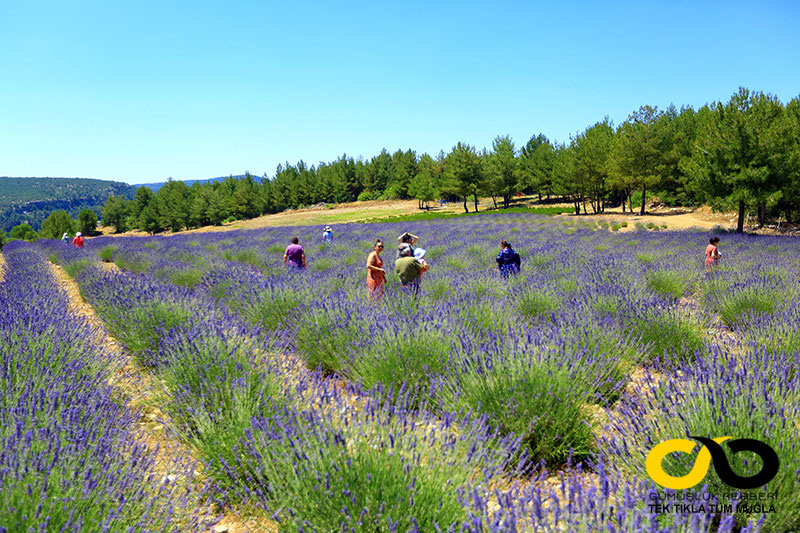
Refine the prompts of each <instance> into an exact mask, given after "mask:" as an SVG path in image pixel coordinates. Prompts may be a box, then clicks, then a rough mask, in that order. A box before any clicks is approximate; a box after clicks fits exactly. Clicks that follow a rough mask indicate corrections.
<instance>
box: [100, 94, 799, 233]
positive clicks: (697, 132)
mask: <svg viewBox="0 0 800 533" xmlns="http://www.w3.org/2000/svg"><path fill="white" fill-rule="evenodd" d="M518 192H525V193H528V194H537V195H538V196H539V199H540V200H542V201H546V200H548V199H549V200H556V199H558V200H561V201H569V202H571V203H572V204H573V206H574V209H575V212H576V213H582V212H584V213H589V212H591V213H602V212H603V211H604V210H605V208H606V206H609V205H613V206H618V205H620V204H622V206H623V209H629V210H630V211H631V212H633V211H634V210H638V211H639V212H640V213H644V211H645V208H646V206H647V200H648V198H649V197H650V196H652V195H657V196H658V198H659V199H660V200H661V201H662V202H664V203H666V204H668V205H698V204H701V203H708V204H710V205H711V206H712V207H715V208H719V209H737V210H738V211H739V215H740V216H739V224H738V229H739V231H741V230H742V228H743V223H744V215H745V212H746V211H747V210H752V211H754V212H756V213H757V214H758V220H759V222H761V223H763V222H764V221H765V219H766V217H767V216H783V217H784V218H786V219H788V220H796V219H797V218H798V213H799V212H800V195H798V192H800V98H795V99H794V100H792V101H790V102H789V103H788V104H786V105H784V104H782V103H781V102H780V101H779V100H778V99H777V98H776V97H774V96H771V95H769V94H764V93H760V92H751V91H749V90H748V89H744V88H740V89H739V90H738V91H737V92H736V93H735V94H734V95H733V96H732V97H731V98H730V100H729V101H728V102H727V103H722V102H716V103H713V104H710V105H706V106H704V107H702V108H701V109H699V110H697V111H695V110H694V109H692V108H691V107H684V108H681V109H680V110H678V109H676V108H675V107H674V106H670V107H669V108H668V109H666V110H663V111H661V110H658V109H657V108H653V107H649V106H644V107H641V108H639V109H638V110H637V111H635V112H634V113H632V114H631V115H630V116H629V117H628V119H627V120H626V121H625V122H623V123H622V124H620V125H619V126H616V127H615V126H614V125H613V124H611V123H610V121H609V120H608V119H607V118H606V119H605V120H604V121H602V122H598V123H597V124H594V125H592V126H589V127H588V128H586V129H585V130H584V131H582V132H580V133H578V134H577V135H576V136H575V137H574V138H572V139H571V140H570V142H568V143H563V144H556V143H552V142H550V140H548V138H547V137H545V136H544V135H541V134H540V135H536V136H534V137H532V138H531V139H530V140H529V141H528V142H527V143H526V144H525V145H524V146H521V147H517V146H516V145H515V143H514V141H513V140H512V139H511V138H510V137H507V136H505V137H497V138H496V139H495V140H494V143H493V145H492V149H491V150H481V151H478V150H476V149H475V147H473V146H470V145H468V144H465V143H461V142H459V143H457V144H456V145H455V146H454V147H453V148H452V150H451V151H450V152H449V153H447V154H445V153H444V152H440V153H439V154H438V155H437V156H435V157H432V156H430V155H428V154H422V155H418V154H417V153H415V152H414V151H412V150H406V151H402V150H398V151H396V152H394V153H390V152H388V151H387V150H385V149H384V150H383V151H381V153H380V154H378V155H376V156H374V157H373V158H371V159H369V160H362V159H358V160H356V159H353V158H352V157H348V156H347V155H343V156H341V157H340V158H338V159H337V160H336V161H333V162H330V163H320V164H319V165H318V166H316V167H315V166H308V165H306V164H305V163H304V162H302V161H301V162H299V163H298V164H297V165H290V164H288V163H287V164H286V166H283V165H281V166H279V167H278V169H277V171H276V173H275V176H274V177H273V178H271V179H270V178H267V177H266V176H264V178H263V179H260V180H259V179H256V178H254V177H253V176H251V175H249V174H246V175H245V176H244V178H238V179H237V178H228V179H226V180H224V181H221V182H216V183H195V184H193V185H192V186H191V187H189V186H187V185H185V184H183V183H182V182H179V181H170V182H167V183H166V184H165V185H164V186H163V187H162V188H161V189H159V190H158V191H157V192H156V193H155V194H154V193H152V192H151V191H150V190H149V189H147V188H146V187H140V188H139V190H138V191H137V192H136V195H135V197H134V199H133V200H132V201H129V200H125V199H124V198H121V197H111V198H109V199H108V201H107V202H106V205H105V206H104V208H103V211H102V215H103V220H104V222H105V223H106V224H107V225H113V226H114V227H115V228H116V229H117V230H118V231H121V230H125V229H128V228H138V229H142V230H145V231H148V232H152V233H155V232H159V231H163V230H166V229H170V230H172V231H179V230H181V229H183V228H192V227H198V226H204V225H210V224H220V223H222V222H223V221H225V220H226V219H246V218H252V217H256V216H259V215H262V214H268V213H278V212H280V211H284V210H286V209H294V208H299V207H303V206H311V205H314V204H317V203H320V202H325V203H342V202H352V201H356V200H375V199H394V198H401V199H403V198H416V199H417V200H418V201H419V206H420V208H422V207H426V206H427V205H428V204H429V203H430V202H432V201H435V200H438V199H440V198H446V199H449V200H457V201H458V202H460V203H461V204H462V205H463V208H464V211H465V212H468V211H470V209H472V210H473V211H475V210H477V208H478V198H479V197H491V198H492V200H493V201H494V205H495V206H497V207H499V206H503V207H507V206H508V205H509V204H510V203H511V200H512V198H513V197H514V196H515V195H516V194H517V193H518ZM470 204H471V205H470Z"/></svg>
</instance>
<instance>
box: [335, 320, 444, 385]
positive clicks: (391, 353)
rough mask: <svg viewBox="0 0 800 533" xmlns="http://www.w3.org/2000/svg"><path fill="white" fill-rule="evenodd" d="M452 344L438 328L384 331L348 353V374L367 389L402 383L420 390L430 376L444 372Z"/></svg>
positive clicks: (431, 377) (427, 383) (427, 382)
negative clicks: (350, 353)
mask: <svg viewBox="0 0 800 533" xmlns="http://www.w3.org/2000/svg"><path fill="white" fill-rule="evenodd" d="M454 351H455V350H454V347H453V346H452V345H451V343H450V342H449V341H448V339H447V338H446V337H445V335H444V334H443V333H441V332H440V331H438V330H416V331H413V332H411V331H404V330H401V331H386V332H384V333H383V334H381V335H380V336H379V337H377V338H375V339H374V340H372V341H371V342H370V343H368V344H366V345H364V346H359V348H358V350H357V351H355V352H354V353H353V355H352V358H351V361H350V370H349V371H348V373H352V374H351V375H352V378H353V379H356V380H358V381H360V382H361V383H362V384H363V386H364V387H365V388H367V389H372V388H374V387H375V386H376V385H378V384H381V385H383V387H384V388H387V389H389V388H391V389H394V390H397V389H399V388H400V387H401V386H402V385H406V387H408V388H410V389H411V390H414V391H420V394H424V393H425V392H426V391H427V388H428V387H429V385H430V384H431V382H432V380H433V379H434V378H435V377H436V376H439V375H441V374H442V373H444V371H445V369H446V368H447V366H448V364H449V360H450V356H451V354H452V353H453V352H454Z"/></svg>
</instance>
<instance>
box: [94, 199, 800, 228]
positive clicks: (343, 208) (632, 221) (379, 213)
mask: <svg viewBox="0 0 800 533" xmlns="http://www.w3.org/2000/svg"><path fill="white" fill-rule="evenodd" d="M468 206H469V209H470V211H472V209H473V205H472V204H471V203H469V204H468ZM513 206H514V207H566V208H571V207H572V204H547V205H543V204H539V203H537V202H535V199H534V198H533V197H524V198H521V199H515V200H514V202H513ZM493 207H494V203H493V202H492V200H491V199H490V198H484V199H481V201H480V202H479V210H480V211H488V210H491V209H492V208H493ZM429 211H430V212H433V213H463V211H464V210H463V206H462V204H460V203H458V202H455V203H454V202H450V203H448V204H447V205H445V206H442V207H440V206H439V205H438V203H436V202H434V203H433V204H432V205H431V208H430V210H429ZM422 212H426V210H421V209H419V206H418V202H417V201H416V200H386V201H380V200H374V201H369V202H351V203H345V204H333V205H326V204H319V205H316V206H312V207H308V208H304V209H291V210H288V211H284V212H282V213H276V214H274V215H264V216H260V217H257V218H253V219H250V220H237V221H235V222H231V223H227V224H223V225H221V226H205V227H202V228H195V229H191V230H186V231H183V232H180V233H209V232H218V231H231V230H237V229H256V228H265V227H278V226H301V225H317V226H320V230H322V227H323V226H326V225H334V224H344V223H350V222H368V221H370V220H374V219H378V218H383V217H390V216H396V215H410V214H415V213H422ZM492 212H499V213H502V209H501V210H498V211H492ZM736 216H737V215H736V213H723V212H713V211H712V210H711V209H710V208H709V207H708V206H701V207H696V208H690V207H666V206H662V205H659V204H653V205H651V206H650V208H649V209H648V211H647V213H646V214H645V215H639V214H638V211H637V212H635V213H630V212H626V213H623V212H622V208H621V207H613V208H606V211H605V212H604V213H601V214H591V213H590V214H581V215H575V214H564V215H558V217H564V218H568V219H584V220H587V221H600V220H605V221H606V222H608V223H612V222H618V223H621V222H627V223H628V225H627V227H625V228H620V231H633V230H635V229H636V228H635V226H636V223H642V224H645V225H647V224H650V223H652V224H656V225H657V226H659V228H662V226H663V225H666V226H667V227H666V229H668V230H688V229H696V230H699V231H702V230H710V229H712V228H715V227H720V228H722V229H724V230H728V231H732V230H734V229H735V228H736ZM750 222H751V221H750V220H748V224H747V225H746V230H747V231H748V232H753V233H760V234H775V233H781V234H786V233H789V234H800V231H796V230H795V228H790V227H787V226H786V225H785V224H784V225H783V227H782V228H777V227H775V225H773V226H772V227H770V226H767V227H764V228H758V227H756V226H755V225H754V223H755V221H754V220H753V221H752V222H753V223H752V224H751V223H750ZM662 229H663V228H662ZM98 230H99V231H100V232H101V233H102V234H103V235H114V234H113V233H112V228H110V227H100V228H98ZM146 235H148V234H147V233H145V232H143V231H138V230H136V231H129V232H125V233H121V234H118V235H117V236H146ZM165 235H170V234H169V233H165Z"/></svg>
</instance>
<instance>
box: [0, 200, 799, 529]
mask: <svg viewBox="0 0 800 533" xmlns="http://www.w3.org/2000/svg"><path fill="white" fill-rule="evenodd" d="M406 230H407V231H411V232H412V233H414V234H416V235H418V236H420V242H419V246H421V247H423V248H425V249H426V250H427V260H428V263H429V264H430V266H431V269H430V271H429V272H427V273H425V275H424V278H423V280H422V283H421V290H420V293H419V295H418V296H417V297H415V296H414V295H413V293H411V292H409V291H407V290H406V289H404V288H403V287H401V286H400V283H399V281H398V279H397V277H396V276H395V275H394V274H393V262H394V243H395V242H396V237H397V236H398V235H400V234H401V233H402V232H403V231H406ZM334 232H335V238H334V241H333V243H330V244H323V243H322V242H321V239H320V236H321V231H320V228H319V227H316V226H315V227H281V228H265V229H261V230H248V231H232V232H220V233H208V234H201V233H194V234H181V235H174V236H157V237H149V238H112V237H101V238H95V239H90V240H88V241H87V243H86V247H85V249H83V250H78V249H75V248H73V247H69V246H67V245H64V244H62V243H60V242H58V241H47V240H40V241H37V242H36V243H35V244H32V245H31V244H25V243H18V242H15V243H13V244H11V245H8V246H6V248H5V249H4V251H3V254H4V256H5V259H6V262H7V265H6V268H5V274H4V279H3V281H2V283H1V284H0V308H2V309H3V320H2V326H1V327H2V328H3V333H4V340H3V341H2V364H3V372H2V376H3V380H4V381H3V385H4V386H3V390H4V393H3V396H2V400H0V422H2V424H0V435H2V450H3V451H2V452H0V454H1V455H0V531H5V530H7V531H17V530H25V531H27V530H34V531H51V530H53V531H54V530H59V531H60V530H67V531H73V530H76V531H80V530H85V531H141V530H149V531H168V530H173V531H188V530H204V529H207V528H208V527H209V523H213V520H212V522H209V521H208V520H209V519H208V516H206V515H208V512H207V509H208V508H209V505H210V506H211V509H212V510H213V512H212V513H211V514H214V513H219V514H221V513H224V512H225V511H226V510H228V509H232V510H234V511H236V512H239V513H244V514H247V515H248V516H251V517H253V516H254V517H256V519H255V521H256V523H257V524H258V525H257V527H255V528H253V529H256V530H258V529H259V528H263V530H280V531H365V532H367V531H369V532H373V531H422V532H428V531H776V532H783V531H792V530H797V529H799V528H800V514H798V513H797V508H798V505H800V485H798V481H799V480H800V479H799V478H800V465H798V460H797V458H798V455H799V453H800V449H798V445H800V435H799V433H798V431H799V429H798V428H799V427H800V412H799V411H800V403H798V399H800V376H798V373H797V372H796V369H797V367H798V356H799V354H800V329H798V327H797V325H796V324H797V323H798V320H800V303H799V302H798V292H800V289H799V287H800V285H799V284H798V282H799V281H800V243H798V242H796V241H795V240H792V239H789V238H781V237H764V236H759V237H752V236H746V235H733V234H722V235H720V237H721V239H722V243H721V245H720V250H721V251H722V253H723V261H722V262H721V263H720V264H719V265H718V266H717V267H715V269H714V270H713V271H712V272H706V271H705V269H704V267H703V259H704V256H703V254H704V250H705V245H706V244H707V243H708V239H709V237H710V236H711V235H710V234H708V233H693V232H668V231H647V230H645V229H641V230H639V231H631V232H626V233H620V232H615V231H610V230H609V229H608V226H607V225H605V226H604V227H603V226H600V225H597V224H596V223H595V222H593V221H582V220H570V219H558V220H557V219H553V218H549V217H544V216H534V215H526V214H508V215H484V216H475V217H468V218H463V219H457V220H453V219H450V220H442V221H429V222H418V223H411V224H408V225H402V224H397V223H395V224H371V225H365V224H343V225H338V226H335V227H334ZM294 236H297V237H299V239H300V243H301V244H302V245H303V246H304V247H305V254H306V258H307V262H308V268H307V269H306V270H296V269H291V270H287V268H286V267H285V266H284V265H283V263H282V258H283V252H284V250H285V248H286V246H287V244H289V242H290V240H291V238H292V237H294ZM376 238H381V239H383V241H384V242H385V243H386V244H387V250H386V252H385V253H384V255H383V259H384V264H385V267H386V268H387V271H389V272H390V274H389V276H388V282H387V287H386V290H385V294H384V296H383V298H381V299H378V300H375V301H372V300H370V298H369V295H368V292H367V286H366V275H367V272H366V268H365V262H366V258H367V254H368V253H369V252H370V251H371V250H372V247H373V243H374V241H375V239H376ZM503 239H507V240H509V241H510V242H511V243H512V244H513V246H514V248H515V249H516V250H517V251H518V252H519V254H520V255H521V256H522V271H521V272H520V273H519V274H518V275H516V276H511V277H509V278H507V279H506V278H503V277H501V276H500V275H499V274H498V271H497V268H496V264H495V256H496V255H497V253H498V252H499V249H500V247H499V243H500V241H501V240H503ZM50 264H57V265H59V266H60V267H62V268H64V269H65V270H66V272H67V273H68V274H69V275H70V276H72V277H73V278H74V280H75V282H77V284H78V286H79V288H80V291H81V295H82V297H83V298H84V299H85V301H86V302H87V303H88V304H89V305H90V306H91V307H92V308H93V309H94V311H95V312H96V313H97V314H98V315H99V316H100V317H101V318H102V319H103V321H104V322H105V325H106V327H107V329H108V331H109V332H110V334H111V335H112V336H113V337H114V338H116V339H117V340H118V341H119V342H120V343H121V344H122V345H123V346H124V348H125V349H126V351H127V353H128V354H130V356H131V357H132V358H133V361H134V364H135V365H136V366H138V367H139V368H141V369H142V371H143V372H146V373H147V374H148V375H149V376H152V377H153V383H155V384H156V385H157V387H158V390H157V391H155V396H156V398H157V402H158V404H159V407H160V409H162V410H163V411H164V413H166V414H167V416H168V421H166V422H167V424H168V425H169V427H170V428H171V429H172V430H173V432H174V435H175V438H176V439H177V440H178V441H179V442H180V443H181V445H182V446H184V447H185V449H186V450H188V452H189V455H190V456H191V457H193V458H195V459H196V460H197V461H198V462H200V463H202V465H203V468H202V473H199V474H198V470H197V469H194V468H193V467H192V465H190V464H188V463H187V464H183V463H180V464H176V465H175V466H174V467H173V468H172V470H173V471H174V472H176V475H177V478H178V479H179V480H181V481H179V482H176V483H164V482H163V480H161V479H158V476H155V478H154V476H152V475H151V474H150V472H151V470H152V468H151V467H150V466H148V460H151V459H149V458H148V454H147V453H144V452H143V450H144V448H143V445H142V443H141V442H140V441H139V439H140V438H141V437H140V436H139V435H137V434H134V433H133V432H132V431H131V430H130V429H129V428H130V427H131V426H133V425H134V419H135V417H136V410H135V409H133V408H132V407H131V406H129V405H127V404H126V402H125V400H124V398H122V399H120V397H119V396H118V395H115V392H114V390H113V389H112V388H111V387H110V386H109V385H108V379H109V377H110V376H111V375H113V373H114V372H116V371H117V370H118V368H119V366H120V365H121V363H120V362H119V361H116V360H114V358H113V357H109V355H108V354H107V353H106V352H104V348H103V346H102V345H98V344H97V343H94V342H93V339H94V338H95V332H94V331H92V329H91V327H89V326H88V325H86V324H81V323H80V321H76V319H75V318H74V317H72V316H71V315H70V311H69V309H68V307H67V304H66V295H65V294H63V292H62V291H59V288H58V285H57V284H56V282H55V280H54V278H53V277H52V275H51V274H50V269H51V268H52V267H51V265H50ZM691 435H698V436H704V437H709V438H716V437H721V436H724V435H730V436H733V437H734V438H753V439H758V440H761V441H763V442H766V443H767V444H768V445H769V446H771V447H772V448H773V449H774V450H775V451H776V452H777V454H778V457H779V459H780V468H779V471H778V474H777V475H776V477H775V478H774V479H773V480H771V481H770V482H769V483H768V484H767V485H765V486H764V487H762V488H759V489H753V490H750V491H746V492H747V493H746V494H743V493H741V491H737V490H734V489H731V487H729V486H727V485H726V484H725V483H723V482H722V481H721V480H720V479H719V478H718V476H717V475H716V473H715V471H714V469H710V470H709V472H708V475H707V476H706V477H705V478H704V480H703V482H702V483H701V484H700V485H698V486H696V487H694V488H692V489H686V490H685V491H679V492H680V494H677V493H676V492H675V491H672V490H668V489H663V488H661V487H659V486H658V485H656V484H655V483H654V482H653V481H651V479H650V478H649V476H648V474H647V472H646V470H645V457H646V455H647V453H648V451H649V450H650V449H651V448H652V447H653V446H655V445H656V444H658V443H660V442H662V441H664V440H667V439H677V438H688V437H689V436H691ZM685 459H686V457H685V456H684V457H683V458H681V456H670V457H669V458H668V459H667V460H666V461H665V463H664V466H665V470H666V471H667V472H668V473H670V474H671V475H674V476H680V475H683V474H685V473H686V472H687V471H688V470H689V469H691V467H692V464H693V458H689V460H688V461H686V460H685ZM729 462H730V464H731V466H732V468H733V470H734V471H736V472H737V473H739V474H740V475H742V476H747V475H752V474H753V473H755V472H758V471H759V469H760V466H761V465H760V464H759V462H758V459H757V458H756V457H755V456H754V455H751V454H749V453H740V454H736V455H730V456H729ZM759 493H763V494H764V495H767V496H768V497H769V498H770V499H769V500H767V504H768V505H767V506H766V508H764V509H761V508H755V507H749V508H747V509H743V508H742V507H741V506H738V507H737V505H738V504H741V502H748V501H751V500H752V499H753V498H757V497H759ZM692 495H697V496H698V498H699V502H698V501H694V503H695V505H694V506H690V505H682V506H674V508H673V507H670V508H669V509H668V510H664V509H663V508H655V506H654V504H655V503H660V504H663V503H665V502H667V501H668V502H670V503H673V504H674V503H676V502H681V503H686V502H687V501H690V502H691V501H692V500H690V499H689V498H691V497H694V496H692ZM767 496H765V497H767ZM667 498H669V500H667ZM678 498H680V499H678ZM698 503H703V504H704V505H703V507H702V509H700V508H699V505H698ZM761 503H764V502H763V501H762V502H761ZM770 506H771V508H770ZM200 509H203V511H200ZM201 515H202V516H201Z"/></svg>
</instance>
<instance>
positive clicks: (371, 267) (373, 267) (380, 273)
mask: <svg viewBox="0 0 800 533" xmlns="http://www.w3.org/2000/svg"><path fill="white" fill-rule="evenodd" d="M381 252H383V241H382V240H380V239H375V247H374V249H373V250H372V252H370V254H369V256H368V257H367V288H368V289H369V297H370V300H374V299H376V298H381V297H382V296H383V286H384V284H385V283H386V270H385V269H384V268H383V259H381Z"/></svg>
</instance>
